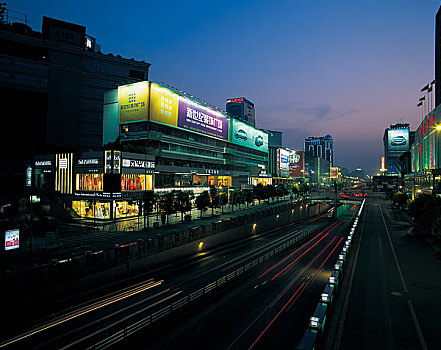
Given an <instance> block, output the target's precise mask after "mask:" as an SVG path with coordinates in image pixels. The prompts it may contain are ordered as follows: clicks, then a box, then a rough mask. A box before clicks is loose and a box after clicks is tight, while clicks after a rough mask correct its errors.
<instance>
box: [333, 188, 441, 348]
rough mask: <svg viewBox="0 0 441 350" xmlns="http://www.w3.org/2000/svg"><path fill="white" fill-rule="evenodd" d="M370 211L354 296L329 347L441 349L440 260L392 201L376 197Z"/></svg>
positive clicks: (341, 309)
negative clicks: (414, 231) (392, 205)
mask: <svg viewBox="0 0 441 350" xmlns="http://www.w3.org/2000/svg"><path fill="white" fill-rule="evenodd" d="M365 208H366V210H365V217H364V218H363V220H362V221H363V230H362V232H361V235H360V236H359V237H361V239H360V240H359V254H358V258H357V260H356V261H355V262H353V263H354V264H355V265H354V277H353V280H352V281H345V282H347V283H346V287H345V290H346V291H348V290H350V293H349V295H348V293H346V295H342V297H341V300H339V301H341V302H340V303H338V305H337V309H336V311H337V312H336V314H337V316H335V317H333V319H332V322H331V331H330V334H329V336H328V338H327V339H326V343H325V348H327V349H355V348H356V349H440V348H441V337H440V335H439V331H440V330H441V317H440V316H441V298H440V295H441V262H440V260H439V259H437V257H436V255H435V254H434V252H433V251H432V250H431V249H430V247H429V246H428V245H427V244H426V243H425V240H424V239H421V237H418V235H415V234H413V232H412V230H411V225H410V224H409V222H408V220H407V218H406V215H405V214H404V213H402V212H400V211H399V210H397V209H393V208H391V203H390V201H388V200H384V199H383V198H382V196H380V195H375V194H374V195H373V196H371V197H369V198H368V200H367V202H366V205H365ZM342 294H344V293H342ZM343 299H344V300H343ZM345 304H346V305H345Z"/></svg>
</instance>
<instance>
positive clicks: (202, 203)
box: [196, 191, 210, 217]
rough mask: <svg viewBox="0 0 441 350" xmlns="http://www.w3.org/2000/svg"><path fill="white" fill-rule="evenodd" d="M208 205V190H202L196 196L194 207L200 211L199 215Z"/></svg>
mask: <svg viewBox="0 0 441 350" xmlns="http://www.w3.org/2000/svg"><path fill="white" fill-rule="evenodd" d="M209 206H210V195H209V194H208V191H204V192H202V193H200V194H199V195H198V196H197V197H196V208H197V209H198V210H200V211H201V217H202V213H203V212H204V211H206V210H207V208H208V207H209Z"/></svg>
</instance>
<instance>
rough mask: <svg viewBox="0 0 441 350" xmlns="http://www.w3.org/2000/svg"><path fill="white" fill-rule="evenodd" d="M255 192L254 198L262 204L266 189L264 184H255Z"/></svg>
mask: <svg viewBox="0 0 441 350" xmlns="http://www.w3.org/2000/svg"><path fill="white" fill-rule="evenodd" d="M253 194H254V198H256V199H257V200H258V201H259V205H260V201H261V200H264V199H265V190H264V187H263V185H262V184H257V186H253Z"/></svg>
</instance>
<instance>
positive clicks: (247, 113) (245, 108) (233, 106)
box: [227, 97, 256, 126]
mask: <svg viewBox="0 0 441 350" xmlns="http://www.w3.org/2000/svg"><path fill="white" fill-rule="evenodd" d="M227 113H229V114H231V115H232V116H234V117H236V118H238V119H240V120H243V121H245V122H247V123H248V124H251V125H253V126H255V125H256V113H255V110H254V103H253V102H251V101H248V100H247V99H246V98H245V97H239V98H230V99H228V100H227Z"/></svg>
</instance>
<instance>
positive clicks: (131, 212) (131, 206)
mask: <svg viewBox="0 0 441 350" xmlns="http://www.w3.org/2000/svg"><path fill="white" fill-rule="evenodd" d="M114 210H115V212H114V217H115V218H116V219H118V218H124V217H128V216H137V215H138V210H139V206H138V201H120V202H115V209H114Z"/></svg>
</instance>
